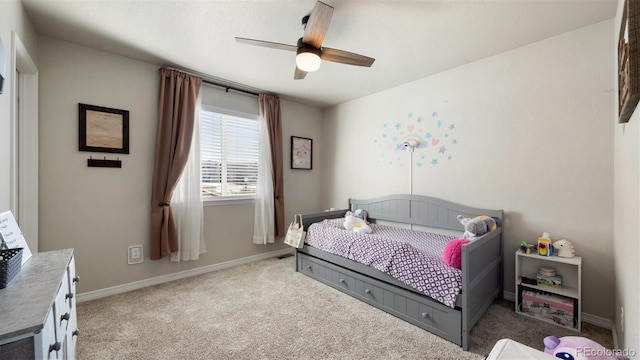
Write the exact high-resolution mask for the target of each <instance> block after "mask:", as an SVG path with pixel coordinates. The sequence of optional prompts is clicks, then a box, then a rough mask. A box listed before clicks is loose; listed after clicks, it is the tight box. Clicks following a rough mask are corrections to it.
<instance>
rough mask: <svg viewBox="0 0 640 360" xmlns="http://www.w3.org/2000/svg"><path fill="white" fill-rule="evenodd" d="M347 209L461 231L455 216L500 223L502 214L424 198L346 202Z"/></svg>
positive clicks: (384, 217) (390, 196)
mask: <svg viewBox="0 0 640 360" xmlns="http://www.w3.org/2000/svg"><path fill="white" fill-rule="evenodd" d="M349 208H350V209H351V210H352V211H353V210H355V209H363V210H366V211H367V212H368V213H369V218H371V219H374V220H385V221H394V222H399V223H405V224H414V225H422V226H430V227H437V228H442V229H451V230H460V231H464V227H463V226H462V224H460V222H459V221H458V218H457V216H458V215H463V216H465V217H476V216H479V215H487V216H492V217H497V218H499V219H500V220H502V210H489V209H478V208H472V207H469V206H464V205H459V204H455V203H452V202H450V201H446V200H441V199H436V198H433V197H430V196H424V195H387V196H382V197H378V198H373V199H366V200H357V199H349Z"/></svg>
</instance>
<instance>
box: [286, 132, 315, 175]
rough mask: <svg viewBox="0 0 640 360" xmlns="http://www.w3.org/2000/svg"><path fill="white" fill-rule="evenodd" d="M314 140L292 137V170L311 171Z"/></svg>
mask: <svg viewBox="0 0 640 360" xmlns="http://www.w3.org/2000/svg"><path fill="white" fill-rule="evenodd" d="M312 142H313V140H311V139H309V138H303V137H299V136H292V137H291V168H292V169H304V170H311V166H312V164H313V162H312V160H313V157H312V156H311V152H312V151H313V149H312Z"/></svg>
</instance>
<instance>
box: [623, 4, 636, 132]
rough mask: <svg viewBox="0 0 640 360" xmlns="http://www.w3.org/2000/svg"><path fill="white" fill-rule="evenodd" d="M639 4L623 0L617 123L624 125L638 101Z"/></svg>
mask: <svg viewBox="0 0 640 360" xmlns="http://www.w3.org/2000/svg"><path fill="white" fill-rule="evenodd" d="M639 32H640V3H639V2H638V1H636V0H625V2H624V10H623V12H622V21H621V25H620V36H619V38H618V122H619V123H626V122H628V121H629V118H630V117H631V115H632V114H633V111H634V109H635V108H636V105H637V104H638V100H640V39H639V38H638V37H639V35H640V34H639Z"/></svg>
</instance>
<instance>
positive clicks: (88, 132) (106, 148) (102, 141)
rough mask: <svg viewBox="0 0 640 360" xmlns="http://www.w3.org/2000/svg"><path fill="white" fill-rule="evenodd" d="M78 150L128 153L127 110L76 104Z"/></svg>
mask: <svg viewBox="0 0 640 360" xmlns="http://www.w3.org/2000/svg"><path fill="white" fill-rule="evenodd" d="M78 109H79V129H80V134H79V148H78V150H80V151H93V152H107V153H119V154H128V153H129V111H127V110H118V109H111V108H106V107H102V106H95V105H87V104H78Z"/></svg>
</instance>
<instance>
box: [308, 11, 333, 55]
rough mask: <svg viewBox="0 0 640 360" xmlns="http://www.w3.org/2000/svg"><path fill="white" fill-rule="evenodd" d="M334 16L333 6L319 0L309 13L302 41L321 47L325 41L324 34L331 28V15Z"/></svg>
mask: <svg viewBox="0 0 640 360" xmlns="http://www.w3.org/2000/svg"><path fill="white" fill-rule="evenodd" d="M332 16H333V7H331V6H329V5H327V4H325V3H323V2H321V1H318V2H316V5H315V6H314V7H313V10H311V13H310V14H309V20H308V21H307V25H306V27H305V29H304V35H303V36H302V42H304V43H305V44H308V45H311V46H313V47H315V48H317V49H319V48H320V46H321V45H322V42H323V41H324V36H325V35H326V34H327V31H328V30H329V25H330V24H331V17H332Z"/></svg>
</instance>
